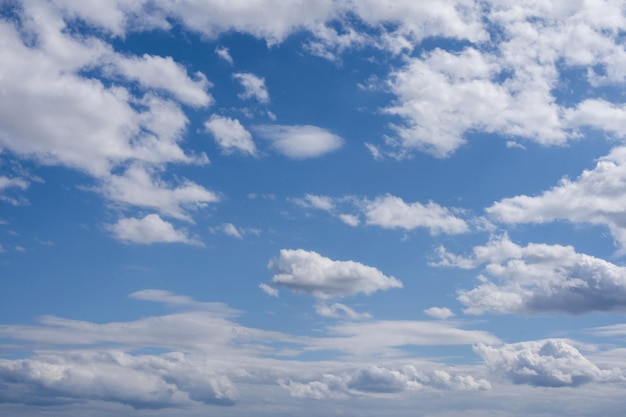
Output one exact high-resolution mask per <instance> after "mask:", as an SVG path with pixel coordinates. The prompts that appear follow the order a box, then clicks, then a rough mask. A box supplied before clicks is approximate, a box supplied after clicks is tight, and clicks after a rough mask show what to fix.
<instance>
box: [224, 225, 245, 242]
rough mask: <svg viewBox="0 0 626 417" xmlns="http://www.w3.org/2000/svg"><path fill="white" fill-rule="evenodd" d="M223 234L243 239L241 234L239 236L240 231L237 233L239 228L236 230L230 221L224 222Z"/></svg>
mask: <svg viewBox="0 0 626 417" xmlns="http://www.w3.org/2000/svg"><path fill="white" fill-rule="evenodd" d="M224 234H226V235H228V236H231V237H234V238H237V239H243V236H241V233H239V230H237V228H236V227H235V225H234V224H232V223H226V224H224Z"/></svg>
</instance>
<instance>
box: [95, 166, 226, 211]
mask: <svg viewBox="0 0 626 417" xmlns="http://www.w3.org/2000/svg"><path fill="white" fill-rule="evenodd" d="M99 190H100V192H102V193H103V194H104V195H105V196H107V197H108V198H109V199H110V200H112V201H115V202H117V203H120V204H123V205H130V206H139V207H146V208H151V209H154V210H158V211H159V212H160V213H162V214H164V215H167V216H171V217H174V218H177V219H180V220H185V221H188V222H191V221H192V219H191V216H190V214H189V210H194V209H198V208H202V207H206V206H207V205H208V204H209V203H215V202H218V201H219V200H220V197H219V196H218V195H217V194H215V193H213V192H211V191H209V190H207V189H206V188H204V187H202V186H201V185H199V184H196V183H194V182H191V181H189V180H185V181H183V182H182V184H180V185H178V186H175V187H173V186H171V185H170V184H168V183H166V182H165V181H162V180H160V179H158V178H155V175H154V173H151V172H149V171H148V170H147V169H145V168H143V167H140V166H136V165H133V166H131V167H129V168H128V169H127V170H126V171H125V172H124V173H123V174H122V175H111V176H110V177H108V178H107V179H105V180H104V181H103V184H102V185H101V186H100V188H99Z"/></svg>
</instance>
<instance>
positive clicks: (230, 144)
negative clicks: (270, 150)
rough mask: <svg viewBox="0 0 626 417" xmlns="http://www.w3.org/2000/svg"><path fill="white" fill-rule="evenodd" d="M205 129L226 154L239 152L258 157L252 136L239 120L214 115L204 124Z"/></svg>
mask: <svg viewBox="0 0 626 417" xmlns="http://www.w3.org/2000/svg"><path fill="white" fill-rule="evenodd" d="M204 128H205V129H206V130H207V132H209V133H211V135H213V138H214V139H215V142H216V143H217V144H218V146H219V147H220V148H221V149H222V152H223V153H225V154H231V153H233V152H239V153H242V154H247V155H256V153H257V151H256V146H255V144H254V141H253V140H252V135H251V134H250V132H248V131H247V130H246V128H245V127H243V125H242V124H241V123H240V122H239V120H237V119H231V118H229V117H223V116H218V115H216V114H214V115H213V116H211V117H210V118H209V120H207V121H206V122H204Z"/></svg>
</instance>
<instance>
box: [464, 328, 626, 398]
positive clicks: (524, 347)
mask: <svg viewBox="0 0 626 417" xmlns="http://www.w3.org/2000/svg"><path fill="white" fill-rule="evenodd" d="M474 350H475V351H476V353H478V354H479V355H480V356H482V357H483V359H484V360H485V363H486V364H487V365H488V366H489V367H490V368H492V369H493V370H495V371H497V372H499V373H502V374H504V375H505V376H506V377H507V378H508V379H510V380H511V381H512V382H513V383H515V384H529V385H534V386H540V387H572V386H577V385H581V384H585V383H589V382H592V381H610V380H623V377H622V376H621V371H617V370H601V369H599V368H598V367H597V366H596V365H595V364H593V363H592V362H591V361H589V360H588V359H587V358H585V357H584V356H583V355H582V354H581V353H580V352H579V351H578V350H577V349H576V348H575V347H574V346H572V345H571V344H569V343H567V342H566V341H564V340H559V339H547V340H539V341H530V342H520V343H514V344H504V345H501V346H496V347H492V346H486V345H484V344H479V345H477V346H476V347H475V348H474Z"/></svg>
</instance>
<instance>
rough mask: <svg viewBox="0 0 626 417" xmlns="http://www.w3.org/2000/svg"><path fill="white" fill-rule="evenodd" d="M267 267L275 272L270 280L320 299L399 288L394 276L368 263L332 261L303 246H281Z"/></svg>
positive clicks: (400, 284) (400, 285)
mask: <svg viewBox="0 0 626 417" xmlns="http://www.w3.org/2000/svg"><path fill="white" fill-rule="evenodd" d="M268 267H269V268H270V269H271V270H272V271H273V272H274V273H275V275H274V276H273V277H272V283H274V284H276V285H280V286H283V287H286V288H289V289H291V290H293V291H297V292H302V293H305V294H308V295H311V296H313V297H317V298H322V299H327V298H332V297H345V296H348V295H354V294H357V293H364V294H371V293H373V292H375V291H379V290H386V289H390V288H402V283H401V282H400V281H398V280H397V279H396V278H394V277H388V276H386V275H384V274H383V273H382V272H381V271H379V270H378V269H376V268H373V267H371V266H367V265H363V264H361V263H359V262H354V261H334V260H332V259H330V258H326V257H324V256H322V255H320V254H319V253H317V252H313V251H306V250H303V249H296V250H290V249H282V250H281V251H280V256H279V257H278V258H276V259H273V260H272V261H270V263H269V265H268Z"/></svg>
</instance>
